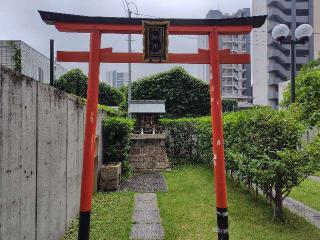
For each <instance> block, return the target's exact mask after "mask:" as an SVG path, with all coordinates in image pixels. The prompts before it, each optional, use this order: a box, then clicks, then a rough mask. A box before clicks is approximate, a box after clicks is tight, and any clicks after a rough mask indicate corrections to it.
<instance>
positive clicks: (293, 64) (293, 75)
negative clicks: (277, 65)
mask: <svg viewBox="0 0 320 240" xmlns="http://www.w3.org/2000/svg"><path fill="white" fill-rule="evenodd" d="M291 3H292V7H291V19H292V20H291V49H290V51H291V103H294V102H295V101H296V45H295V41H296V36H295V31H296V28H297V18H296V17H297V6H296V0H292V1H291Z"/></svg>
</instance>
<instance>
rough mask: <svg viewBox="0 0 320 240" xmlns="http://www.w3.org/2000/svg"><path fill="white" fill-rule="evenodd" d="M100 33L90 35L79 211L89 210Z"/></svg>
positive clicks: (91, 188) (95, 122) (97, 91)
mask: <svg viewBox="0 0 320 240" xmlns="http://www.w3.org/2000/svg"><path fill="white" fill-rule="evenodd" d="M100 44H101V33H100V32H99V31H93V32H92V33H91V35H90V56H89V74H88V75H89V78H88V90H87V107H86V123H85V135H84V149H83V167H82V182H81V200H80V211H81V212H89V211H90V210H91V202H92V191H93V176H94V174H93V171H94V150H95V149H94V148H95V138H96V126H97V111H98V93H99V87H98V84H99V71H100V60H99V49H100Z"/></svg>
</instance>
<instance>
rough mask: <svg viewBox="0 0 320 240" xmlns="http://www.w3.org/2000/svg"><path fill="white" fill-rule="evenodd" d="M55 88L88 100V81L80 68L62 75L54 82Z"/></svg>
mask: <svg viewBox="0 0 320 240" xmlns="http://www.w3.org/2000/svg"><path fill="white" fill-rule="evenodd" d="M54 86H55V87H56V88H58V89H60V90H62V91H64V92H67V93H70V94H74V95H77V96H79V97H81V98H87V88H88V79H87V76H86V75H84V74H83V72H82V71H81V70H80V69H79V68H75V69H71V70H70V71H68V72H67V73H65V74H64V75H62V76H61V77H60V78H59V79H58V80H57V81H55V82H54Z"/></svg>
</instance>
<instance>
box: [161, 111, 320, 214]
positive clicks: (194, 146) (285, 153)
mask: <svg viewBox="0 0 320 240" xmlns="http://www.w3.org/2000/svg"><path fill="white" fill-rule="evenodd" d="M161 123H162V124H163V125H164V126H165V127H166V132H167V135H168V139H167V143H166V146H167V149H168V155H169V157H170V158H174V159H175V158H178V159H185V160H189V161H190V162H191V163H199V162H200V163H202V164H205V165H210V166H212V159H213V157H212V147H211V146H212V144H211V139H212V130H211V118H210V117H202V118H198V119H197V118H192V119H181V120H180V119H179V120H162V121H161ZM304 130H305V128H304V126H303V125H302V124H301V123H299V122H298V121H297V120H296V119H295V118H294V117H293V116H292V115H291V114H290V113H289V112H288V111H275V110H273V109H271V108H266V107H259V108H254V109H251V110H247V111H242V112H233V113H227V114H225V115H224V141H225V142H224V145H225V157H226V168H227V170H228V171H229V172H230V174H231V176H233V177H234V178H236V179H238V180H239V181H241V182H243V183H245V184H246V185H247V186H249V187H250V188H252V187H253V186H257V187H259V188H261V189H262V190H263V191H264V192H265V194H266V195H267V196H268V198H270V200H271V201H273V203H274V206H275V212H274V216H275V217H280V216H281V215H282V201H283V199H284V198H285V197H286V196H288V194H289V193H290V191H291V189H292V188H293V187H294V186H297V185H299V184H300V182H301V181H303V180H304V179H305V178H306V177H308V176H309V175H311V174H312V173H314V172H316V171H317V170H318V169H320V162H319V160H318V159H319V153H320V150H319V149H320V148H319V149H317V147H320V140H317V141H315V142H314V143H313V144H309V145H306V146H305V147H304V148H301V142H300V139H301V135H302V133H303V131H304ZM177 141H180V142H179V143H178V142H177ZM184 142H186V144H184ZM177 147H180V148H183V149H180V150H178V151H177V150H176V149H177ZM180 162H181V161H180ZM272 192H275V194H272Z"/></svg>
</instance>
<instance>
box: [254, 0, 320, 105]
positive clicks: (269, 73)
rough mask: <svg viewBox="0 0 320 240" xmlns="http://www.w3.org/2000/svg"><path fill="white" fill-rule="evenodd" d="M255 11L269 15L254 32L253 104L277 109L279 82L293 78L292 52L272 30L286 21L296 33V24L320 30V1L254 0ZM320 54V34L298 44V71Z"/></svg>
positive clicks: (255, 13)
mask: <svg viewBox="0 0 320 240" xmlns="http://www.w3.org/2000/svg"><path fill="white" fill-rule="evenodd" d="M252 14H253V15H265V14H267V15H268V19H267V21H266V23H265V24H264V26H263V27H261V28H260V29H254V30H253V32H252V54H251V55H252V61H251V62H252V65H251V67H252V80H253V103H254V104H257V105H270V106H272V107H273V108H275V109H277V108H278V107H279V102H280V100H279V84H280V83H282V82H284V81H288V80H290V68H291V66H290V62H291V59H290V55H291V53H290V46H289V45H281V44H280V43H278V42H276V41H275V40H274V39H273V38H272V30H273V28H274V27H275V26H276V25H277V24H280V23H282V24H286V25H287V26H288V27H289V28H290V29H291V32H293V34H294V32H295V29H296V27H298V26H300V25H301V24H304V23H308V24H310V25H312V26H314V28H315V30H316V31H318V32H319V24H320V22H319V14H320V3H319V1H318V0H259V1H252ZM317 41H318V42H317ZM318 54H319V36H318V35H317V34H315V35H314V36H313V37H312V38H311V39H310V41H309V42H308V43H306V44H304V45H297V49H296V63H297V70H298V71H299V69H300V68H301V66H302V65H303V64H305V63H307V62H309V61H310V60H313V59H314V58H316V57H318ZM280 87H281V86H280Z"/></svg>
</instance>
